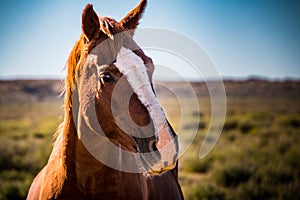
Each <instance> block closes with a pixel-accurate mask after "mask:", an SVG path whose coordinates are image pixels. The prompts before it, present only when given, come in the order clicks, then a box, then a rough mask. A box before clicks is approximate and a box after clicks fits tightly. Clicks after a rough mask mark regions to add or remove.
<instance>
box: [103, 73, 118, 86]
mask: <svg viewBox="0 0 300 200" xmlns="http://www.w3.org/2000/svg"><path fill="white" fill-rule="evenodd" d="M100 78H101V82H102V83H103V84H106V85H107V84H109V85H110V84H113V83H114V82H115V79H114V78H113V77H112V76H111V75H110V74H109V73H104V74H103V75H102V76H101V77H100Z"/></svg>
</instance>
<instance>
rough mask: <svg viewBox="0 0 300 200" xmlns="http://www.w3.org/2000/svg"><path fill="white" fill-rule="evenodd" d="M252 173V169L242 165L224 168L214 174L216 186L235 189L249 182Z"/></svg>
mask: <svg viewBox="0 0 300 200" xmlns="http://www.w3.org/2000/svg"><path fill="white" fill-rule="evenodd" d="M253 172H254V169H253V167H251V166H244V165H231V166H225V167H224V168H223V169H221V170H219V171H217V172H216V173H215V179H216V182H217V184H218V185H221V186H225V187H235V186H237V185H239V184H241V183H244V182H246V181H248V180H249V178H250V176H251V175H252V173H253Z"/></svg>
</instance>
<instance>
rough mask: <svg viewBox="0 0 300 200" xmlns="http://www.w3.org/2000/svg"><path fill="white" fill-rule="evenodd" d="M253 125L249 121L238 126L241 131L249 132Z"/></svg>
mask: <svg viewBox="0 0 300 200" xmlns="http://www.w3.org/2000/svg"><path fill="white" fill-rule="evenodd" d="M253 127H254V126H253V124H251V123H250V122H245V123H243V124H242V125H241V126H240V127H239V128H240V130H241V131H242V133H249V132H250V131H251V130H252V129H253Z"/></svg>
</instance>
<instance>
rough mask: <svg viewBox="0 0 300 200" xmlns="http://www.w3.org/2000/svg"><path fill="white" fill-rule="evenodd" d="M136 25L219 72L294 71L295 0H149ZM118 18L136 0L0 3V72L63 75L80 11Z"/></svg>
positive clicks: (299, 65) (297, 52) (299, 39)
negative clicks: (194, 51)
mask: <svg viewBox="0 0 300 200" xmlns="http://www.w3.org/2000/svg"><path fill="white" fill-rule="evenodd" d="M149 1H150V2H149V4H148V7H147V10H146V13H145V14H144V18H143V20H142V21H141V23H140V27H141V28H143V27H160V28H167V29H171V30H175V31H178V32H180V33H182V34H184V35H186V36H188V37H190V38H192V39H193V40H194V41H196V42H197V43H198V44H199V45H201V46H202V47H203V48H204V49H206V51H207V52H208V54H209V56H210V57H211V58H212V60H213V61H214V63H215V64H216V66H217V68H218V70H219V72H220V73H221V75H222V76H225V77H228V76H230V77H246V76H249V75H259V76H267V77H271V78H285V77H295V78H300V20H299V19H300V3H299V1H297V0H295V1H292V0H279V1H276V0H249V1H246V0H243V1H241V0H228V1H225V0H187V1H182V0H149ZM87 3H93V4H94V9H95V10H96V11H97V13H98V14H99V15H100V16H112V17H114V18H115V19H117V20H119V19H121V18H122V17H123V16H124V15H125V14H126V13H127V12H128V11H130V10H131V9H132V8H133V7H134V6H136V5H137V3H138V0H118V1H117V0H110V1H108V0H107V1H104V0H97V1H96V0H94V1H79V0H74V1H73V0H44V1H38V0H33V1H25V0H10V1H9V0H7V1H1V3H0V27H1V29H0V43H1V47H0V61H1V63H0V77H2V78H3V77H4V78H20V77H23V78H24V77H25V78H35V77H41V78H45V77H46V78H49V77H50V78H56V77H58V78H61V77H62V76H63V70H62V69H63V66H64V64H65V62H66V59H67V57H68V54H69V52H70V49H71V48H72V46H73V44H74V43H75V41H76V40H77V38H78V37H79V35H80V33H81V12H82V10H83V8H84V6H85V5H86V4H87Z"/></svg>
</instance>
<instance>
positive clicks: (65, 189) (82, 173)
mask: <svg viewBox="0 0 300 200" xmlns="http://www.w3.org/2000/svg"><path fill="white" fill-rule="evenodd" d="M146 4H147V0H141V1H140V3H139V4H138V5H137V6H136V7H135V8H134V9H133V10H132V11H130V12H129V13H128V14H127V15H126V16H125V17H124V18H123V19H121V20H120V21H116V20H115V19H113V18H110V17H99V16H98V15H97V14H96V12H95V11H94V9H93V5H91V4H88V5H87V6H86V7H85V8H84V10H83V13H82V34H81V35H80V37H79V39H78V40H77V42H76V43H75V45H74V47H73V48H72V50H71V52H70V55H69V58H68V61H67V75H66V79H65V92H64V94H65V98H64V110H65V113H64V121H63V122H62V124H61V125H60V126H59V128H58V129H57V132H56V140H55V143H54V145H53V150H52V152H51V154H50V157H49V160H48V162H47V164H46V165H45V166H44V168H43V169H42V170H41V171H40V172H39V173H38V175H37V176H36V177H35V178H34V180H33V182H32V184H31V187H30V189H29V192H28V196H27V199H28V200H37V199H39V200H42V199H73V200H76V199H183V193H182V191H181V188H180V185H179V182H178V139H177V136H176V134H175V132H174V130H173V129H172V127H171V125H170V123H169V122H168V120H167V118H166V116H165V114H164V112H163V109H162V108H161V107H160V104H159V103H158V100H157V98H156V95H155V92H154V90H153V84H152V74H153V70H154V64H153V61H152V59H151V58H150V57H148V56H146V55H145V53H144V52H143V51H142V49H141V48H140V47H139V46H138V45H137V44H136V43H135V41H134V40H133V36H134V33H135V30H136V28H137V26H138V23H139V21H140V19H141V17H142V14H143V13H144V11H145V7H146Z"/></svg>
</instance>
